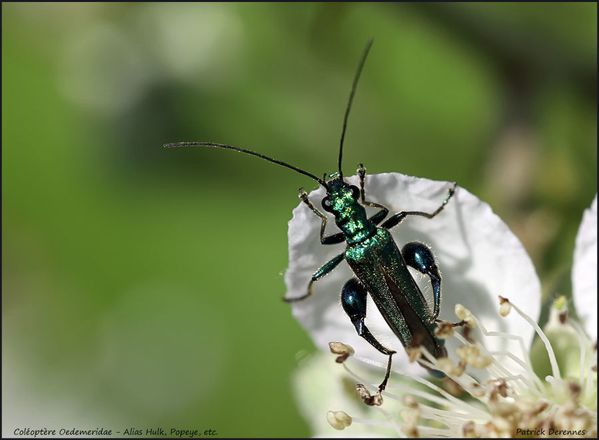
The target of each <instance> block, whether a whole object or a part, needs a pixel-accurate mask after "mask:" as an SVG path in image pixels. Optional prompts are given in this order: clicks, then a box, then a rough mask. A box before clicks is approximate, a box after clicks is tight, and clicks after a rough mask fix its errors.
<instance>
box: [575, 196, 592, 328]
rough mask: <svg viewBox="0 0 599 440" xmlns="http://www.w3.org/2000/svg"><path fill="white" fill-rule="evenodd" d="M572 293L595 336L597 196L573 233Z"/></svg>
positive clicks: (586, 323) (581, 315) (580, 314)
mask: <svg viewBox="0 0 599 440" xmlns="http://www.w3.org/2000/svg"><path fill="white" fill-rule="evenodd" d="M572 295H573V296H574V304H575V306H576V311H577V312H578V316H579V317H580V319H581V320H582V321H583V323H584V325H585V329H586V331H587V332H588V334H589V336H591V337H593V338H595V339H596V338H597V195H595V199H594V200H593V203H592V204H591V207H590V208H589V209H587V210H585V211H584V215H583V217H582V223H581V224H580V228H579V229H578V235H577V236H576V247H575V249H574V267H573V268H572Z"/></svg>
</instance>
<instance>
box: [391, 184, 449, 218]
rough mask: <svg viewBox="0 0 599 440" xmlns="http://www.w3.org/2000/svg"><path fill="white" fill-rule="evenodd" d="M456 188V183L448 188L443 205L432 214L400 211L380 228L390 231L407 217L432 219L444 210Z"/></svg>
mask: <svg viewBox="0 0 599 440" xmlns="http://www.w3.org/2000/svg"><path fill="white" fill-rule="evenodd" d="M456 187H457V183H455V182H454V183H453V185H452V186H451V188H449V192H448V194H447V197H445V200H443V203H441V206H439V207H438V208H437V209H435V210H434V211H433V212H423V211H401V212H398V213H397V214H393V215H392V216H391V217H389V218H388V219H387V220H385V222H384V223H383V224H382V225H381V226H382V227H383V228H385V229H391V228H392V227H394V226H396V225H398V224H399V223H401V221H402V220H403V219H404V218H406V217H407V216H409V215H419V216H422V217H426V218H433V217H434V216H436V215H437V214H439V213H440V212H441V211H443V208H445V205H447V203H448V202H449V200H450V199H451V198H452V197H453V195H454V193H455V189H456Z"/></svg>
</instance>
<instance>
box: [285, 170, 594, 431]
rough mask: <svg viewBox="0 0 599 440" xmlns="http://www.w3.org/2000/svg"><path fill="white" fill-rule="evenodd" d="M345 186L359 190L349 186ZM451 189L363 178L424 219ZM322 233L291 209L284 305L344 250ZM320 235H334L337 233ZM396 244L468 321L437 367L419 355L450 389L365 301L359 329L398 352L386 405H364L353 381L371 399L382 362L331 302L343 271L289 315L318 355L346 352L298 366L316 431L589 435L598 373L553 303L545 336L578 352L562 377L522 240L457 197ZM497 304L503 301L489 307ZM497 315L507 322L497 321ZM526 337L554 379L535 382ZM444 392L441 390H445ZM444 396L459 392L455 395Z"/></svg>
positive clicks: (445, 315) (318, 194)
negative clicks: (435, 268) (433, 261)
mask: <svg viewBox="0 0 599 440" xmlns="http://www.w3.org/2000/svg"><path fill="white" fill-rule="evenodd" d="M348 180H349V181H350V182H351V183H353V184H357V179H356V177H353V178H350V179H348ZM448 188H449V184H448V183H447V182H433V181H430V180H426V179H417V178H413V177H408V176H403V175H400V174H381V175H373V176H368V177H367V182H366V195H367V197H366V198H367V199H369V200H372V201H376V202H379V203H383V204H385V205H387V206H388V207H390V208H391V210H392V211H400V210H423V211H428V212H430V211H433V210H434V209H435V208H436V207H437V206H438V205H439V204H440V203H441V201H442V200H443V198H444V197H445V195H446V191H447V189H448ZM323 195H324V192H323V190H322V189H319V190H317V191H315V192H313V193H312V194H311V195H310V196H311V197H310V198H311V200H312V201H313V202H314V203H315V204H316V206H319V203H318V202H319V201H320V199H321V198H322V196H323ZM329 223H333V222H329ZM319 227H320V223H319V220H318V218H317V217H316V216H315V215H314V213H312V212H311V211H310V210H309V209H308V208H307V207H305V206H302V205H300V206H299V207H298V208H296V209H295V210H294V216H293V219H292V220H291V222H290V225H289V245H290V266H289V270H288V271H287V274H286V282H287V287H288V293H287V296H288V297H294V296H301V295H302V294H304V293H305V289H306V286H307V283H308V280H309V279H310V276H311V274H312V272H314V271H315V270H316V269H318V267H320V265H322V264H324V263H325V262H326V261H328V260H329V259H330V258H332V257H333V256H334V255H337V254H338V253H340V252H342V250H343V249H344V247H343V245H338V246H322V245H320V242H319V239H318V230H319ZM329 228H330V229H329V231H330V232H335V231H334V229H335V228H334V227H331V226H329ZM330 232H329V233H330ZM394 238H395V240H396V242H397V243H398V245H399V246H403V245H404V244H405V243H406V242H408V241H413V240H419V241H423V242H425V243H427V244H429V245H430V246H431V248H432V249H433V250H434V251H435V254H436V258H437V263H438V265H439V267H440V269H441V270H442V276H443V283H442V289H443V301H442V307H441V314H440V318H442V319H446V320H452V319H455V318H454V317H453V316H454V311H455V312H456V313H455V314H456V315H458V319H464V318H467V319H468V320H469V322H470V323H471V324H472V325H474V326H475V327H476V329H475V330H470V331H469V332H468V335H467V337H464V336H463V335H461V334H459V333H457V332H454V335H453V336H451V337H449V339H448V340H447V347H448V351H449V357H448V358H445V359H442V360H435V359H433V358H432V357H430V355H428V354H427V353H423V354H422V356H423V357H424V359H425V360H427V361H428V362H429V363H430V365H431V366H434V367H436V368H437V369H442V370H443V371H445V372H446V374H447V376H448V377H450V378H451V379H452V380H453V381H452V380H449V379H447V378H446V379H445V380H443V381H438V380H435V379H432V378H431V377H430V376H428V375H427V374H426V372H425V371H424V370H423V369H422V367H420V366H418V365H417V364H416V363H411V364H410V363H409V361H408V360H407V356H406V355H405V351H404V350H403V349H402V348H401V346H400V345H398V344H399V343H398V342H397V339H396V338H395V337H394V336H393V335H392V333H391V332H390V330H389V329H388V328H387V326H386V325H385V324H384V321H383V319H382V317H381V316H380V313H379V312H378V310H377V309H376V306H374V304H373V303H372V302H371V301H370V300H369V304H368V317H367V320H366V323H367V325H368V326H369V327H370V328H371V330H373V333H374V334H375V336H376V337H377V339H379V340H380V341H381V342H382V343H383V344H384V345H387V346H388V347H389V348H393V349H396V350H398V355H396V356H395V357H394V366H393V373H392V375H391V378H390V382H389V385H388V387H387V389H386V391H385V392H383V399H384V403H383V405H382V406H378V407H367V406H366V405H364V404H363V403H362V402H361V401H360V400H359V398H357V396H356V393H355V391H354V389H353V388H354V386H355V384H356V382H360V383H365V384H367V387H369V388H370V390H373V391H374V390H375V389H376V385H377V384H378V383H379V382H380V380H381V378H382V375H383V371H384V369H383V368H384V366H385V364H386V358H385V356H383V355H381V354H379V353H378V352H377V351H376V350H375V349H374V348H372V347H371V346H370V345H368V344H367V343H366V342H365V341H363V340H362V339H361V338H360V337H359V336H358V335H357V334H356V333H355V331H354V328H353V326H352V324H351V322H350V320H349V318H348V317H347V316H346V315H345V313H344V312H343V310H342V308H341V306H340V304H339V300H338V295H339V292H340V289H341V286H342V285H343V283H344V282H345V281H346V280H347V279H349V278H350V277H351V276H352V274H351V272H350V271H349V269H347V268H346V267H340V268H338V269H337V270H335V271H334V272H333V273H331V274H330V275H328V276H327V277H325V278H324V279H322V280H320V281H318V282H317V283H316V284H315V289H314V295H313V297H311V298H308V299H306V300H305V301H303V302H299V303H296V304H295V305H294V315H295V316H296V317H297V318H298V320H299V321H300V322H301V323H302V325H303V326H304V327H305V328H306V329H307V330H308V331H309V333H310V334H311V336H312V337H313V339H314V341H315V343H316V345H317V346H318V347H319V348H321V349H323V350H328V343H329V342H331V341H342V342H344V343H347V344H349V345H351V346H352V347H353V349H354V351H355V355H352V356H349V358H348V359H347V360H346V361H345V362H344V363H343V364H342V365H341V366H340V365H338V364H335V363H334V362H333V359H332V358H331V357H330V355H329V356H328V358H329V359H328V360H327V359H326V358H325V355H317V356H315V357H313V358H312V359H310V360H307V361H305V364H304V366H302V368H301V369H300V370H299V372H298V374H297V375H296V380H295V385H296V390H297V393H298V396H299V397H300V405H301V407H302V410H303V411H304V412H305V413H306V415H308V416H309V420H310V422H311V423H312V426H313V429H314V432H315V433H317V434H320V435H325V436H333V435H335V434H340V435H343V436H345V435H350V436H356V435H370V436H383V435H391V436H398V435H400V436H410V437H411V436H419V435H420V436H453V437H455V436H458V437H460V436H499V435H501V436H506V435H507V436H513V435H537V436H538V435H541V433H540V432H538V431H535V432H525V430H526V429H533V428H534V429H537V428H539V429H540V428H545V429H567V430H568V429H569V430H571V431H572V430H575V429H584V430H585V431H584V432H585V433H586V435H589V434H590V435H592V434H593V433H596V392H593V391H592V390H594V387H596V372H595V373H593V372H592V371H591V366H592V365H596V359H593V357H594V356H596V354H594V352H593V351H592V346H591V343H590V341H589V340H588V339H587V338H586V337H585V336H584V334H583V332H582V330H581V329H580V328H579V327H577V326H576V324H575V323H571V322H570V320H568V319H564V316H566V315H565V313H564V303H563V301H560V302H558V303H556V305H555V307H554V308H553V310H554V311H553V312H552V319H551V321H550V324H549V325H548V326H547V327H546V329H547V330H548V331H549V330H551V331H552V332H553V333H551V332H549V333H550V334H557V335H558V336H561V335H562V333H567V334H569V335H570V336H572V335H574V337H575V338H576V342H575V344H574V345H575V346H576V347H578V348H579V350H578V351H577V354H578V355H579V356H578V362H577V365H578V366H579V369H578V370H577V371H580V374H579V375H578V377H575V378H570V377H568V378H567V379H566V378H564V377H562V375H561V372H560V365H559V363H558V360H557V357H556V355H555V353H554V352H553V349H552V347H551V344H550V341H549V339H548V337H547V336H546V335H545V333H543V331H542V330H541V329H540V328H538V326H537V324H536V321H537V317H538V313H539V306H540V287H539V281H538V278H537V276H536V274H535V271H534V268H533V266H532V264H531V262H530V259H529V258H528V255H527V254H526V252H525V250H524V249H523V247H522V245H521V244H520V242H519V241H518V240H517V239H516V238H515V236H514V235H513V234H512V233H511V232H510V231H509V229H508V228H507V226H506V225H505V224H504V223H503V222H502V221H501V220H500V219H499V218H498V217H497V216H496V215H495V214H493V213H492V211H491V209H490V208H489V207H488V205H486V204H484V203H483V202H481V201H480V200H478V199H477V198H476V197H474V196H473V195H472V194H470V193H468V192H467V191H466V190H464V189H463V188H459V189H458V190H457V192H456V194H455V196H454V198H453V199H452V200H450V202H449V203H448V205H447V206H446V208H445V210H444V211H443V212H442V213H441V214H439V215H438V216H437V217H435V218H434V219H431V220H429V219H426V218H416V217H413V218H407V219H406V220H404V222H402V223H401V224H400V225H398V226H397V227H396V228H395V230H394ZM331 248H332V249H331ZM498 295H502V296H503V297H506V298H509V300H506V299H505V298H504V299H502V300H501V301H498ZM595 297H596V292H595ZM460 303H461V304H464V305H465V306H466V307H464V306H461V305H459V304H460ZM524 310H525V311H526V313H525V312H524ZM498 311H499V314H501V316H502V317H505V318H500V317H499V314H498V313H497V312H498ZM510 311H511V313H510ZM514 311H515V312H514ZM508 315H509V316H508ZM551 325H553V326H554V328H553V329H552V328H551ZM556 325H558V326H561V327H560V328H557V327H555V326H556ZM564 329H567V330H564ZM535 331H536V332H537V334H538V335H539V337H540V338H541V340H542V341H543V344H544V347H545V349H546V350H547V352H548V353H549V359H550V362H551V375H550V376H548V377H547V378H546V379H545V380H542V379H540V378H538V377H537V375H536V374H535V373H534V371H533V370H532V367H531V362H530V359H529V351H528V350H529V347H530V343H531V337H532V335H533V334H534V332H535ZM368 366H375V367H378V369H377V368H375V369H374V370H373V369H372V368H369V367H368ZM595 368H596V367H595ZM441 386H445V387H448V386H449V388H448V391H447V390H445V389H443V388H441ZM452 393H453V394H458V395H460V394H461V395H460V398H457V397H455V396H454V395H453V394H452ZM333 428H335V429H337V430H340V429H346V430H345V431H336V430H335V429H333ZM518 429H520V430H524V431H521V432H518V431H517V430H518ZM558 434H559V433H558ZM561 434H564V433H563V432H562V433H561Z"/></svg>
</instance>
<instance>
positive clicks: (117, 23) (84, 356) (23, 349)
mask: <svg viewBox="0 0 599 440" xmlns="http://www.w3.org/2000/svg"><path fill="white" fill-rule="evenodd" d="M596 13H597V6H596V4H594V3H586V4H581V3H578V4H566V3H562V4H560V3H547V4H515V3H511V4H476V3H460V4H420V5H418V4H358V3H351V4H350V3H348V4H344V3H334V4H319V3H312V4H290V5H283V4H159V3H158V4H143V3H131V4H104V3H88V4H24V3H19V4H17V3H13V4H6V3H4V4H3V5H2V61H3V63H2V92H3V93H2V106H3V112H2V127H3V129H4V130H3V132H2V145H3V148H2V159H3V161H2V184H3V186H2V196H3V197H2V207H3V211H2V212H3V216H2V232H3V238H4V239H3V244H2V256H3V266H2V268H3V275H4V276H3V292H4V294H3V314H2V317H3V324H2V325H3V341H2V342H3V344H2V350H3V367H4V368H3V373H2V374H3V377H2V379H3V396H2V398H3V419H4V423H3V426H4V428H3V430H4V431H3V433H4V435H13V432H12V430H13V429H14V427H18V426H20V427H27V426H30V427H40V426H47V427H53V426H57V427H63V426H64V427H100V426H104V427H105V428H111V429H113V430H115V431H122V430H124V429H126V428H127V427H131V426H136V427H141V428H144V429H145V428H146V427H152V426H165V427H169V426H176V427H185V428H194V429H195V428H200V429H202V430H203V429H209V428H212V429H215V430H217V432H218V434H219V435H221V436H229V437H234V436H267V437H268V436H283V437H289V436H307V435H309V434H310V433H309V431H308V428H307V424H306V423H305V422H304V421H303V420H302V417H301V415H300V414H298V410H297V407H296V404H295V401H294V397H293V395H292V392H291V387H290V380H291V374H292V372H293V370H294V368H295V366H296V365H297V361H298V359H299V358H301V357H302V356H305V355H306V353H309V352H312V351H313V350H314V348H313V346H312V344H311V342H310V340H309V338H308V336H307V335H306V334H304V332H303V331H302V330H301V329H300V327H299V325H298V324H297V323H296V322H295V321H294V320H293V318H292V317H291V314H290V309H289V306H288V305H286V304H284V303H283V302H282V301H281V300H280V298H281V296H282V295H283V294H284V289H285V287H284V283H283V277H282V274H283V273H284V271H285V268H286V265H287V243H286V241H287V222H288V220H289V219H290V217H291V210H292V208H293V207H295V206H296V205H297V203H298V201H297V188H298V187H299V186H306V187H307V188H312V184H311V182H310V181H309V180H308V179H306V178H304V177H302V176H299V175H296V174H295V173H291V172H288V171H285V170H283V169H281V168H279V167H275V166H271V165H268V164H266V163H264V162H261V161H258V160H255V159H253V158H249V157H244V156H242V155H238V154H232V153H228V152H223V151H198V150H177V151H165V150H163V149H161V147H160V146H161V144H163V143H165V142H171V141H179V140H212V141H217V142H226V143H230V144H235V145H240V146H246V147H252V148H255V149H257V150H259V151H261V152H263V153H266V154H269V155H272V156H275V157H277V158H280V159H282V160H286V161H289V162H291V163H293V164H296V165H298V166H300V167H303V168H305V169H307V170H309V171H312V172H314V173H316V174H321V173H323V172H325V171H332V170H333V169H334V167H335V163H336V154H337V151H336V148H337V143H338V136H339V132H340V126H341V120H342V116H343V111H344V106H345V102H346V99H347V95H348V93H349V88H350V83H351V79H352V76H353V74H354V70H355V66H356V63H357V60H358V58H359V55H360V53H361V51H362V48H363V46H364V44H365V42H366V40H367V39H368V38H369V37H374V39H375V43H374V47H373V50H372V52H371V54H370V58H369V60H368V62H367V64H366V68H365V71H364V74H363V76H362V80H361V83H360V87H359V90H358V93H357V96H356V100H355V105H354V109H353V113H352V115H351V117H350V127H349V131H348V135H347V141H346V147H347V148H346V154H345V169H346V173H349V171H350V170H351V169H353V167H354V166H355V164H357V163H358V162H359V161H363V162H364V163H365V164H366V166H367V167H368V170H369V172H371V173H377V172H388V171H399V172H403V173H406V174H411V175H417V176H424V177H429V178H432V179H441V180H456V181H457V182H458V183H459V184H460V185H461V186H463V187H465V188H467V189H468V190H470V191H471V192H473V193H474V194H476V195H478V196H479V197H481V198H483V199H484V200H486V201H488V202H489V203H490V204H491V206H492V207H493V209H494V210H495V211H496V212H497V213H498V214H499V215H500V216H501V217H502V218H504V219H505V221H506V222H507V223H508V224H509V225H510V227H511V228H512V229H513V231H514V232H515V233H516V234H517V235H518V237H519V238H520V239H521V240H522V241H523V242H524V244H525V246H526V248H527V249H528V251H529V252H530V254H531V255H532V257H533V259H534V262H535V264H536V267H537V270H538V272H539V275H540V276H541V279H542V282H543V287H544V295H545V297H546V298H551V297H553V296H554V295H555V294H556V293H565V294H568V293H569V290H570V265H571V262H572V251H573V248H574V238H575V234H576V230H577V228H578V225H579V223H580V219H581V216H582V211H583V209H584V208H586V207H588V206H589V205H590V203H591V200H592V198H593V196H594V194H595V193H596V177H597V165H596V159H597V153H596V142H597V138H596V92H597V85H596V74H597V72H596V62H597V58H596V55H597V47H596V38H597V24H596ZM373 198H375V197H374V196H373ZM323 416H324V415H323Z"/></svg>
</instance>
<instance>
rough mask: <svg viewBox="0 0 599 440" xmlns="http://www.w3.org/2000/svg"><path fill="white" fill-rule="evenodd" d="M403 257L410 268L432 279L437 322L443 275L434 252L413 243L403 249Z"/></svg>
mask: <svg viewBox="0 0 599 440" xmlns="http://www.w3.org/2000/svg"><path fill="white" fill-rule="evenodd" d="M401 255H402V256H403V258H404V260H405V262H406V264H407V265H408V266H411V267H413V268H414V269H416V270H417V271H419V272H421V273H423V274H425V275H428V277H429V278H430V280H431V285H432V286H433V320H436V319H437V317H438V316H439V309H440V307H441V275H440V274H439V268H438V267H437V264H436V263H435V257H434V256H433V253H432V251H431V250H430V249H429V247H428V246H426V245H424V244H422V243H419V242H417V241H413V242H411V243H408V244H406V245H405V246H404V247H403V248H402V250H401Z"/></svg>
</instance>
